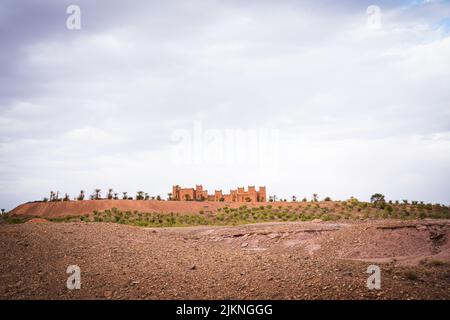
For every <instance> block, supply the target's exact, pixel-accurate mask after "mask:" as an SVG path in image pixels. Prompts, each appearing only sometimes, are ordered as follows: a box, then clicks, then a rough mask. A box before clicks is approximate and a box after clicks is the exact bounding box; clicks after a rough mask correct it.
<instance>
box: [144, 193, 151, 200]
mask: <svg viewBox="0 0 450 320" xmlns="http://www.w3.org/2000/svg"><path fill="white" fill-rule="evenodd" d="M144 200H150V196H149V195H148V193H147V192H146V193H145V196H144Z"/></svg>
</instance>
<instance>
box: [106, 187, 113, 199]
mask: <svg viewBox="0 0 450 320" xmlns="http://www.w3.org/2000/svg"><path fill="white" fill-rule="evenodd" d="M107 198H108V200H112V198H113V189H111V188H110V189H108V196H107Z"/></svg>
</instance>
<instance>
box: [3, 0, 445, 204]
mask: <svg viewBox="0 0 450 320" xmlns="http://www.w3.org/2000/svg"><path fill="white" fill-rule="evenodd" d="M71 4H76V5H78V6H79V7H80V9H81V29H79V30H71V29H69V28H67V25H66V24H67V19H68V18H69V21H74V20H72V18H73V16H71V14H68V13H67V12H66V9H67V7H68V6H69V5H71ZM370 5H376V6H377V7H371V8H369V10H368V7H369V6H370ZM378 9H379V10H378ZM449 83H450V2H449V1H437V0H435V1H432V0H429V1H418V0H414V1H378V2H373V1H331V0H330V1H324V0H319V1H317V0H314V1H284V0H281V1H268V0H258V1H256V0H246V1H238V0H227V1H225V0H221V1H218V0H203V1H164V2H163V1H111V0H107V1H106V0H104V1H76V2H75V1H64V0H33V1H32V0H27V1H23V0H2V3H1V6H0V206H1V207H2V208H6V209H8V210H9V209H11V208H13V207H15V206H16V205H18V204H19V203H21V202H25V201H31V200H38V199H42V198H43V197H44V196H48V193H49V191H50V190H53V191H60V192H61V193H65V192H68V193H69V194H70V195H71V197H73V196H76V195H77V193H78V191H79V190H80V189H83V190H86V191H87V192H92V191H93V189H94V188H101V189H102V190H106V189H107V188H109V187H112V188H114V189H115V190H116V191H117V192H122V191H128V192H129V193H132V194H134V193H135V192H136V191H138V190H144V191H146V192H149V193H150V194H152V195H156V194H161V195H164V196H165V195H166V194H167V192H169V191H170V189H171V186H172V184H181V185H183V186H191V185H195V184H196V183H202V184H203V185H204V186H205V187H206V188H207V189H209V190H211V191H212V190H213V189H223V190H224V191H226V190H228V189H230V188H232V187H233V188H234V187H236V186H240V185H245V186H247V185H257V186H258V185H266V186H267V190H268V193H269V194H276V195H278V196H279V197H286V198H290V197H291V196H292V195H293V194H295V195H297V196H298V197H303V196H307V197H311V195H312V194H313V193H318V194H319V197H321V198H323V197H325V196H330V197H332V198H333V199H346V198H348V197H350V196H356V197H357V198H360V199H362V200H368V198H369V197H370V195H371V194H373V193H375V192H381V193H383V194H385V195H386V198H388V199H409V200H424V201H427V202H440V203H445V204H449V203H450V197H449V196H450V192H449V190H450V179H449V178H450V90H449V88H450V84H449Z"/></svg>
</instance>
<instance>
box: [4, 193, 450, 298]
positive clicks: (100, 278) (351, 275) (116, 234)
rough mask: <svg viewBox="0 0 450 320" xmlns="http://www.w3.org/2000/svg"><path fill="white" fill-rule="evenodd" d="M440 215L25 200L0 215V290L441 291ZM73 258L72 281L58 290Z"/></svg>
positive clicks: (139, 293)
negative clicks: (376, 270)
mask: <svg viewBox="0 0 450 320" xmlns="http://www.w3.org/2000/svg"><path fill="white" fill-rule="evenodd" d="M77 205H78V208H77ZM125 206H129V207H125ZM133 206H134V209H133V208H132V207H133ZM137 206H140V207H139V208H150V207H151V208H155V210H154V211H153V210H148V211H147V210H144V211H142V212H139V211H137V209H136V208H138V207H137ZM114 207H117V208H118V209H112V208H114ZM69 209H70V210H72V211H70V210H69ZM91 209H92V211H90V210H91ZM98 209H100V210H98ZM68 210H69V211H68ZM74 210H75V211H74ZM86 210H89V211H86ZM93 210H98V211H97V212H95V213H94V212H93ZM164 210H165V211H164ZM145 212H147V213H145ZM171 212H172V213H171ZM448 217H449V208H448V207H444V206H430V205H425V204H424V205H421V204H414V205H412V204H398V205H396V204H392V205H391V204H387V203H379V204H370V203H361V202H356V201H347V202H331V201H325V202H295V203H287V202H276V203H266V204H264V205H261V204H251V203H250V204H247V205H245V206H244V205H240V204H226V203H208V202H170V201H130V200H124V201H120V200H119V201H110V202H108V201H107V200H96V201H76V202H75V201H70V202H58V203H29V204H24V205H22V206H19V207H18V208H16V209H15V210H13V211H12V212H11V213H9V214H8V215H7V216H6V217H3V218H2V219H3V221H2V222H3V223H1V224H0V234H1V236H2V239H1V240H2V245H1V246H0V260H1V261H2V263H1V264H0V277H1V279H0V299H60V298H62V299H450V242H449V241H448V238H449V235H450V220H449V219H448ZM52 221H56V222H65V223H54V222H52ZM95 221H99V222H101V223H95ZM22 222H24V223H22ZM115 222H117V223H115ZM169 226H170V228H168V227H169ZM176 226H184V227H182V228H178V227H176ZM74 264H75V265H78V266H79V267H80V268H81V282H82V288H81V289H80V290H68V289H67V288H66V280H67V277H68V275H67V274H66V269H67V266H69V265H74ZM371 264H376V265H378V266H380V268H381V289H380V290H369V289H368V288H367V287H366V283H367V277H368V276H369V274H367V272H366V271H367V267H368V266H369V265H371Z"/></svg>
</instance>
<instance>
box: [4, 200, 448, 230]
mask: <svg viewBox="0 0 450 320" xmlns="http://www.w3.org/2000/svg"><path fill="white" fill-rule="evenodd" d="M138 197H139V199H141V200H142V199H145V198H146V195H145V194H144V193H143V192H138ZM124 198H127V197H126V195H124ZM315 199H317V198H316V197H315V198H313V202H306V203H305V202H291V203H287V204H285V203H282V202H279V203H278V204H277V203H268V204H266V205H259V206H251V205H242V206H240V207H234V208H233V207H230V206H228V205H224V206H223V207H221V208H218V209H217V210H215V211H211V210H208V209H207V208H208V207H207V206H206V207H205V210H200V211H199V212H198V213H190V214H187V213H179V212H176V213H174V212H171V213H159V212H138V211H120V210H118V209H116V208H113V209H111V210H105V211H102V212H97V211H94V212H93V213H92V214H87V215H81V216H80V215H77V216H65V217H57V218H47V220H50V221H54V222H73V221H84V222H114V223H121V224H129V225H135V226H145V227H181V226H197V225H240V224H249V223H258V222H277V221H279V222H281V221H312V220H321V221H337V220H354V219H359V220H367V219H369V220H370V219H400V220H413V219H425V218H435V219H448V218H450V208H449V207H448V206H445V205H440V204H425V203H423V202H417V201H414V202H411V203H409V202H405V201H403V202H402V203H400V202H398V204H396V203H394V202H386V201H385V200H384V197H380V196H378V195H377V196H375V197H372V199H371V200H372V202H361V201H358V200H357V199H356V198H351V199H349V200H347V201H331V199H330V200H329V199H326V200H324V201H316V200H315ZM31 218H33V217H30V216H8V215H4V217H3V220H4V222H6V223H21V222H25V221H27V220H29V219H31ZM41 218H42V217H41Z"/></svg>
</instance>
